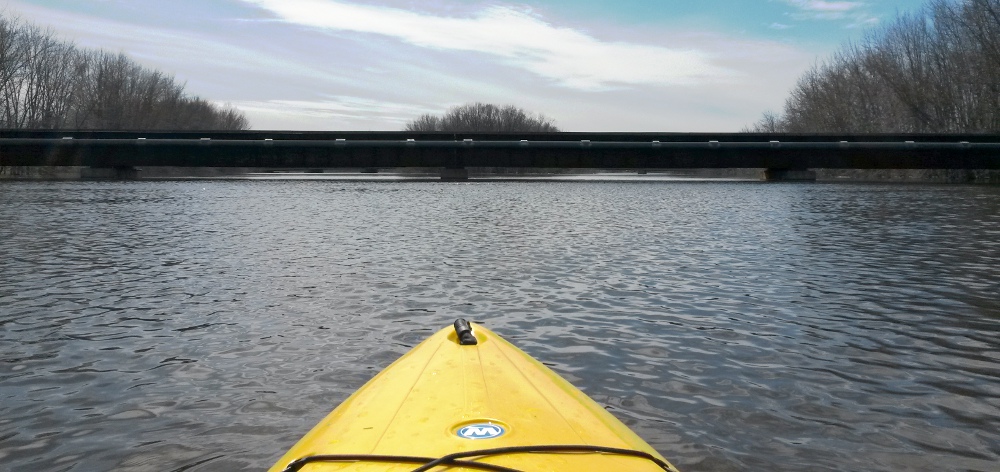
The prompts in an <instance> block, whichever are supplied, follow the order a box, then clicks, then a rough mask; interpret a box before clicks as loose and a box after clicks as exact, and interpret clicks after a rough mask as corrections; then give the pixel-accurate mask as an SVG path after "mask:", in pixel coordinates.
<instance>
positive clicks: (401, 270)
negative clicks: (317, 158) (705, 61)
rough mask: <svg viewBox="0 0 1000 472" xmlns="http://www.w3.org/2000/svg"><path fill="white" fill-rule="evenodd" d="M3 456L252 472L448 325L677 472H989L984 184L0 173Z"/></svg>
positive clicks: (991, 240)
mask: <svg viewBox="0 0 1000 472" xmlns="http://www.w3.org/2000/svg"><path fill="white" fill-rule="evenodd" d="M0 221H2V222H3V224H2V225H0V241H2V243H0V248H2V251H0V460H2V461H3V463H4V464H5V466H9V467H10V468H11V469H12V470H19V469H26V470H28V469H30V470H74V471H76V470H80V471H90V470H112V469H113V470H122V471H154V470H155V471H160V470H259V469H262V468H266V467H267V466H269V465H270V463H271V462H272V461H274V460H275V459H276V458H277V457H278V456H280V455H281V453H282V452H283V451H284V450H285V449H287V448H288V447H289V446H290V445H291V444H292V443H293V442H294V441H295V440H296V439H298V437H300V436H301V435H302V434H303V433H304V432H305V431H306V430H307V429H308V428H309V427H311V426H312V425H313V424H315V422H317V421H318V420H319V419H320V418H321V417H323V416H324V415H325V414H326V413H327V412H328V411H329V410H330V409H332V408H333V407H334V406H335V405H336V404H337V403H338V402H340V401H341V400H343V399H344V398H345V397H346V396H347V395H349V394H350V393H351V392H352V391H353V390H354V389H355V388H357V387H358V386H360V385H361V384H362V383H364V382H365V381H366V380H367V379H368V378H370V377H371V376H372V375H373V374H374V373H375V372H377V371H378V370H379V369H381V368H383V367H385V366H386V365H387V364H388V363H390V362H391V361H392V360H394V359H395V358H396V357H397V356H399V355H400V354H402V353H403V352H405V351H406V350H407V349H408V348H409V347H412V346H413V345H414V344H416V343H417V342H419V341H420V340H422V339H423V338H424V337H425V336H426V335H428V334H429V333H431V332H433V331H435V330H437V329H439V328H440V327H442V326H444V325H445V324H446V323H449V322H450V321H451V320H453V319H454V318H456V317H467V318H470V319H474V320H478V321H481V322H484V323H486V324H487V325H488V326H490V327H491V328H492V329H493V330H495V331H497V332H498V333H499V334H501V335H504V336H505V337H507V338H508V339H509V340H511V341H512V342H514V343H515V344H517V345H519V346H520V347H521V348H523V349H524V350H526V351H527V352H528V353H530V354H532V355H533V356H535V357H537V358H539V359H540V360H542V361H543V362H545V363H546V364H548V365H550V366H552V367H553V368H554V369H556V370H557V371H558V372H559V373H561V374H563V375H564V376H565V377H567V378H568V379H570V380H571V381H573V382H574V383H575V384H577V385H578V386H580V387H581V388H582V389H583V390H584V391H586V392H587V393H588V394H589V395H591V396H592V397H594V398H595V399H596V400H597V401H598V402H600V403H602V404H604V405H606V406H607V407H608V408H609V409H610V410H611V411H612V412H613V413H615V414H616V415H617V416H618V417H619V418H621V419H622V420H623V421H625V422H626V423H627V424H628V425H629V426H630V427H632V428H633V429H635V430H636V431H637V432H638V433H639V434H640V435H641V436H643V437H644V438H646V439H647V440H648V441H649V442H650V443H651V444H652V445H653V446H654V447H656V448H657V449H659V450H660V451H661V452H663V453H664V455H666V456H667V457H669V458H671V459H673V460H674V461H675V462H676V463H677V464H678V465H680V466H682V468H683V469H684V470H686V471H698V470H845V471H846V470H851V471H853V470H876V471H900V470H914V471H917V470H921V471H922V470H955V471H957V470H980V471H987V470H996V465H995V464H996V462H997V461H998V460H1000V446H998V445H1000V433H998V431H1000V400H998V398H1000V336H998V334H1000V304H998V302H997V300H998V299H1000V188H997V187H965V186H948V187H945V186H878V185H823V184H803V185H798V184H759V183H669V182H589V183H588V182H576V183H552V182H547V183H535V182H493V183H475V184H466V183H461V184H447V183H413V182H331V181H300V182H289V181H282V182H274V181H218V182H124V183H81V182H70V183H2V184H0Z"/></svg>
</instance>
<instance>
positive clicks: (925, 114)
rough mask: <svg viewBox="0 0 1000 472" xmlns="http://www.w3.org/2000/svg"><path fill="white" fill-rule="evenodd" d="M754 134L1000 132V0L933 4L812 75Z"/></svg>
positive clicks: (871, 36) (849, 49)
mask: <svg viewBox="0 0 1000 472" xmlns="http://www.w3.org/2000/svg"><path fill="white" fill-rule="evenodd" d="M745 130H746V131H755V130H779V131H787V132H849V133H869V132H915V133H922V132H996V131H1000V0H965V1H960V2H953V1H947V0H931V2H930V3H929V4H928V5H927V6H926V7H925V8H924V9H923V10H921V11H920V12H918V13H916V14H912V15H900V16H899V17H897V18H896V20H895V21H894V22H892V23H890V24H888V25H887V26H885V27H883V28H881V29H878V30H875V31H872V32H870V33H869V34H868V35H867V36H866V37H865V38H864V40H863V41H862V42H861V43H859V44H850V45H847V46H846V47H844V48H842V49H841V51H839V52H838V53H837V54H835V55H833V56H832V57H831V58H830V59H828V60H827V61H826V62H824V63H823V64H820V65H817V66H815V67H813V68H812V69H811V70H810V71H808V72H807V73H806V74H805V75H803V76H802V77H801V78H800V79H799V82H798V83H797V84H796V86H795V88H794V89H793V90H792V92H791V94H790V96H789V97H788V99H787V100H786V101H785V107H784V113H783V114H782V115H778V116H775V115H774V114H772V113H766V114H765V115H764V116H763V118H762V119H761V120H760V121H759V122H757V123H756V124H754V125H751V126H749V127H747V128H745Z"/></svg>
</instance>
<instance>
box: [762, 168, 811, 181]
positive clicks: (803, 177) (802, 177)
mask: <svg viewBox="0 0 1000 472" xmlns="http://www.w3.org/2000/svg"><path fill="white" fill-rule="evenodd" d="M763 177H764V180H766V181H768V182H815V181H816V171H814V170H809V169H764V176H763Z"/></svg>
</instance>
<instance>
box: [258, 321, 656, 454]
mask: <svg viewBox="0 0 1000 472" xmlns="http://www.w3.org/2000/svg"><path fill="white" fill-rule="evenodd" d="M457 325H458V323H456V326H457ZM473 330H474V331H473V334H472V336H474V337H475V339H474V341H475V342H476V344H473V345H462V344H460V342H459V339H460V338H459V334H458V333H457V332H456V330H455V329H452V328H446V329H443V330H441V331H439V332H437V333H436V334H434V335H432V336H430V337H429V338H428V339H427V340H425V341H424V342H422V343H420V344H419V345H417V346H416V347H414V348H413V349H412V350H411V351H410V352H408V353H407V354H405V355H403V356H402V357H401V358H399V359H398V360H397V361H396V362H394V363H393V364H392V365H390V366H389V367H387V368H386V369H384V370H383V371H382V372H381V373H379V374H378V375H376V376H375V377H374V378H372V379H371V380H370V381H369V382H368V383H367V384H365V385H364V386H363V387H361V388H360V389H358V391H357V392H355V393H354V394H353V395H352V396H351V397H349V398H348V399H347V400H345V401H344V402H343V403H342V404H341V405H340V406H338V407H337V408H336V409H335V410H334V411H333V412H332V413H330V414H329V415H328V416H327V417H326V418H325V419H323V420H322V421H321V422H320V423H319V424H318V425H316V427H315V428H313V429H312V431H310V432H309V433H308V434H306V435H305V436H304V437H303V438H302V439H301V440H300V441H299V442H298V443H297V444H296V445H295V446H293V447H292V448H291V449H290V450H289V451H288V453H286V454H285V456H283V457H282V458H281V459H280V460H279V461H278V462H277V463H276V464H275V465H274V467H272V468H271V469H270V470H271V471H272V472H279V471H282V470H290V471H291V470H302V471H333V470H366V471H367V470H385V471H394V470H441V469H440V468H438V469H435V468H436V467H441V468H443V467H447V468H448V470H484V467H485V469H486V470H510V469H514V470H525V471H528V470H530V471H535V470H574V471H587V470H593V471H607V470H636V471H643V470H659V471H662V470H676V469H674V468H673V467H672V466H671V465H669V463H667V462H666V460H665V459H664V458H663V457H662V456H660V455H659V454H658V453H657V452H656V451H655V450H654V449H653V448H652V447H650V446H649V445H648V444H646V443H645V442H644V441H643V440H642V439H641V438H639V437H638V436H637V435H636V434H635V433H633V432H632V431H631V430H630V429H628V427H626V426H625V425H624V424H622V423H621V422H620V421H618V419H616V418H615V417H614V416H613V415H611V414H610V413H608V412H607V411H605V410H604V408H602V407H601V406H600V405H598V404H597V403H595V402H594V401H593V400H591V399H590V398H589V397H587V396H586V395H585V394H584V393H583V392H581V391H580V390H578V389H577V388H576V387H574V386H573V385H571V384H570V383H569V382H567V381H566V380H564V379H563V378H562V377H559V375H558V374H556V373H554V372H552V370H550V369H549V368H547V367H545V366H544V365H542V364H541V363H539V362H538V361H536V360H535V359H533V358H531V357H530V356H528V355H527V354H525V353H524V352H522V351H521V350H519V349H518V348H516V347H514V346H513V345H512V344H510V343H508V342H507V341H505V340H504V339H503V338H501V337H500V336H497V335H496V334H494V333H493V332H491V331H489V330H488V329H486V328H483V327H482V326H479V325H473ZM466 336H469V335H468V334H466ZM559 447H562V449H559ZM531 448H534V450H532V449H531ZM483 450H497V451H491V453H488V454H487V453H485V452H484V451H483ZM475 451H478V452H475ZM461 454H468V455H469V456H468V457H459V456H455V455H461ZM332 455H342V456H341V457H331V456H332ZM362 455H364V457H363V456H362ZM372 455H374V456H382V457H381V458H374V457H369V456H372ZM450 455H452V456H450ZM314 456H326V457H314ZM385 456H393V457H395V459H391V458H390V459H387V458H386V457H385ZM309 457H314V458H313V459H309ZM442 457H444V459H441V462H438V463H431V464H429V465H425V466H424V467H421V465H424V464H427V462H430V461H431V460H433V459H437V458H442ZM403 459H407V460H403ZM294 461H299V462H294ZM290 464H291V465H292V467H288V466H289V465H290ZM286 467H288V469H286Z"/></svg>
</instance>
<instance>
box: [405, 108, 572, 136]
mask: <svg viewBox="0 0 1000 472" xmlns="http://www.w3.org/2000/svg"><path fill="white" fill-rule="evenodd" d="M404 129H405V130H406V131H453V132H556V131H559V128H556V126H555V124H554V122H553V121H552V120H551V119H549V118H546V117H545V116H544V115H531V114H529V113H528V112H526V111H524V110H522V109H520V108H518V107H516V106H514V105H492V104H489V103H479V102H476V103H468V104H465V105H460V106H457V107H454V108H451V109H449V110H448V111H447V112H446V113H445V114H444V115H443V116H434V115H430V114H426V115H421V116H419V117H418V118H417V119H415V120H413V121H411V122H409V123H407V124H406V127H405V128H404Z"/></svg>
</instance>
